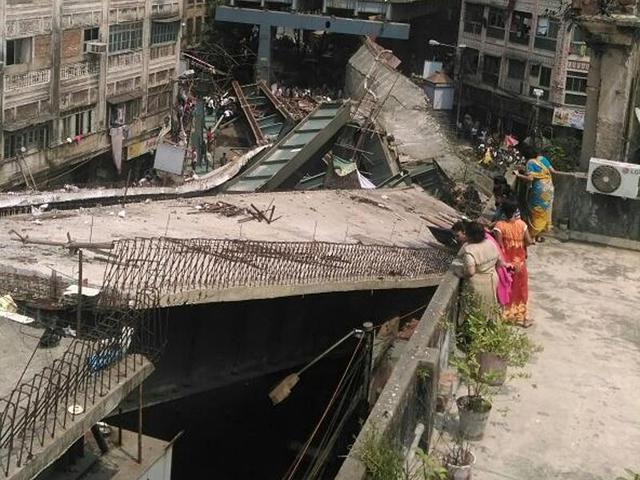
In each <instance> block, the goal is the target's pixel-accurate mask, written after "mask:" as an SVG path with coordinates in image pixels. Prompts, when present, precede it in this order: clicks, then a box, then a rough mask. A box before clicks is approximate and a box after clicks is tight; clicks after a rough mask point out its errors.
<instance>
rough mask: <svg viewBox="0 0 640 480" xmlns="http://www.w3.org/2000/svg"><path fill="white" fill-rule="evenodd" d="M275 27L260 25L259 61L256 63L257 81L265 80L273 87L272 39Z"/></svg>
mask: <svg viewBox="0 0 640 480" xmlns="http://www.w3.org/2000/svg"><path fill="white" fill-rule="evenodd" d="M272 30H273V27H271V25H269V24H266V23H263V24H262V25H260V36H259V42H258V61H257V62H256V80H258V81H259V80H264V81H265V82H267V85H271V81H270V80H271V37H272V35H273V31H272Z"/></svg>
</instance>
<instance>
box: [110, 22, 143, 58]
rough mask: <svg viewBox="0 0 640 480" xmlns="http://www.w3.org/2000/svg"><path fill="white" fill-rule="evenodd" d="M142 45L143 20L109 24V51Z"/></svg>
mask: <svg viewBox="0 0 640 480" xmlns="http://www.w3.org/2000/svg"><path fill="white" fill-rule="evenodd" d="M141 47H142V22H134V23H123V24H118V25H109V52H122V51H124V50H136V49H139V48H141Z"/></svg>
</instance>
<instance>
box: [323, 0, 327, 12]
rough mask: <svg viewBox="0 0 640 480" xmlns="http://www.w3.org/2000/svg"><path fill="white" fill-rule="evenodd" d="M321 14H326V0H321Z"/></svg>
mask: <svg viewBox="0 0 640 480" xmlns="http://www.w3.org/2000/svg"><path fill="white" fill-rule="evenodd" d="M322 13H327V0H322Z"/></svg>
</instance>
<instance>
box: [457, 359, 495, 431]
mask: <svg viewBox="0 0 640 480" xmlns="http://www.w3.org/2000/svg"><path fill="white" fill-rule="evenodd" d="M452 363H453V364H454V366H455V367H456V369H457V371H458V375H459V377H460V379H461V380H462V381H463V382H464V383H465V385H466V386H467V395H464V396H462V397H458V398H457V399H456V404H457V406H458V417H459V431H460V434H461V435H462V436H463V437H464V438H466V439H469V440H479V439H481V438H482V436H483V435H484V429H485V427H486V425H487V421H488V420H489V415H490V414H491V407H492V405H491V400H490V398H491V396H492V394H493V392H492V390H491V387H490V386H489V385H488V384H487V383H485V382H484V381H482V378H481V377H480V364H479V363H478V358H477V356H476V354H475V352H473V351H470V352H469V353H467V355H466V356H464V357H456V358H454V359H453V360H452Z"/></svg>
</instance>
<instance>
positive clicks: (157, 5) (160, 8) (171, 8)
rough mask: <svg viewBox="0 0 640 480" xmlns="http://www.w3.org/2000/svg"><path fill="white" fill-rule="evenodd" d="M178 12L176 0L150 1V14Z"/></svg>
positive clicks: (162, 15)
mask: <svg viewBox="0 0 640 480" xmlns="http://www.w3.org/2000/svg"><path fill="white" fill-rule="evenodd" d="M178 13H180V5H179V4H178V2H155V1H154V2H152V3H151V16H153V17H159V16H160V17H164V16H170V15H177V14H178Z"/></svg>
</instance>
